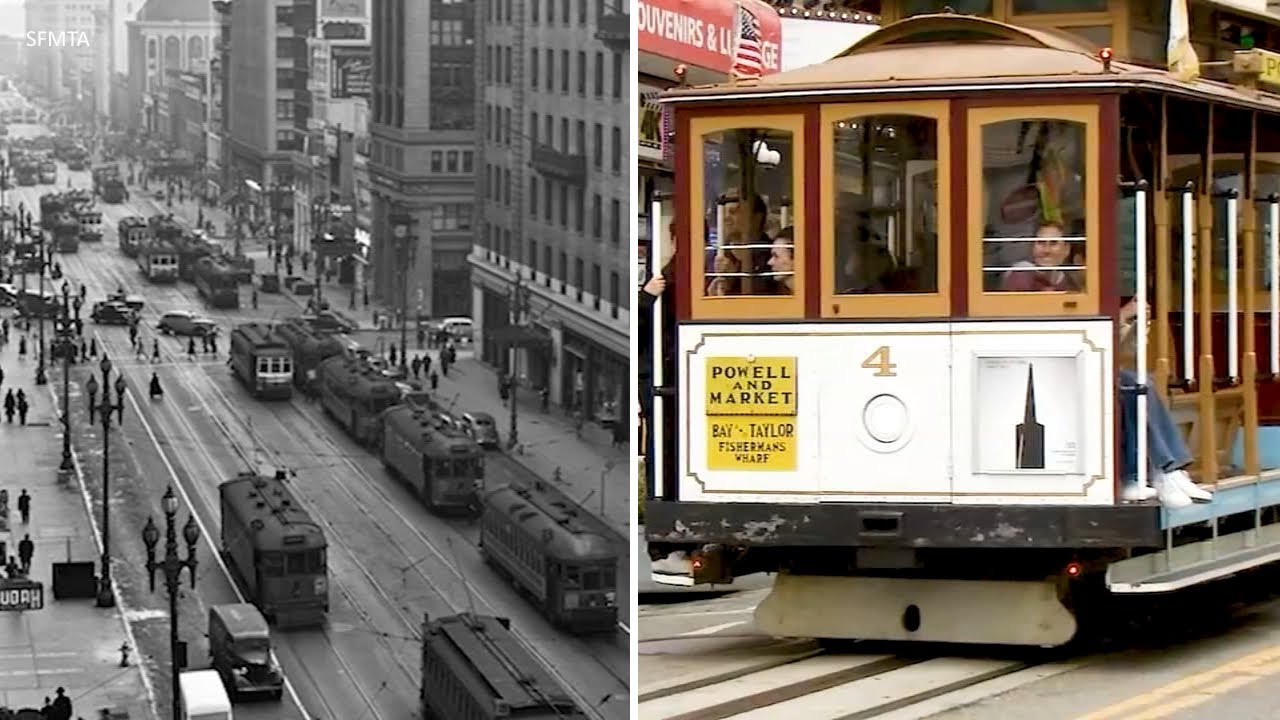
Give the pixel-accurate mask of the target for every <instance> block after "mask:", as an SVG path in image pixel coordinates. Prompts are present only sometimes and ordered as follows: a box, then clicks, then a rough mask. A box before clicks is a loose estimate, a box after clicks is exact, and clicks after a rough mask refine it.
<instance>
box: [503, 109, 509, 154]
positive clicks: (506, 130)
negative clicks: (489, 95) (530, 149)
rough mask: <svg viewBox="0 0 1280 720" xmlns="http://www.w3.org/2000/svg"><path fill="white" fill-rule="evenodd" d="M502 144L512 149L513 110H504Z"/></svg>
mask: <svg viewBox="0 0 1280 720" xmlns="http://www.w3.org/2000/svg"><path fill="white" fill-rule="evenodd" d="M502 142H503V144H504V145H506V146H507V147H511V108H503V109H502Z"/></svg>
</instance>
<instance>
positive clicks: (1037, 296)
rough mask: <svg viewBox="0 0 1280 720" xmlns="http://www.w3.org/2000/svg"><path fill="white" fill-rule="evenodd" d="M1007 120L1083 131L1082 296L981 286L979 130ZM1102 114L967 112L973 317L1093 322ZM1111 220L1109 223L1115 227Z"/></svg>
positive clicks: (1097, 295) (1030, 108) (1073, 109)
mask: <svg viewBox="0 0 1280 720" xmlns="http://www.w3.org/2000/svg"><path fill="white" fill-rule="evenodd" d="M1011 120H1061V121H1064V122H1072V123H1080V124H1082V125H1084V143H1085V148H1084V150H1085V163H1084V174H1085V187H1084V213H1085V269H1084V277H1085V284H1084V286H1085V290H1084V292H1004V291H987V290H986V288H985V286H984V285H983V269H982V268H983V258H984V254H985V253H984V251H985V233H984V228H985V227H986V214H985V207H984V204H983V195H984V193H985V190H986V188H985V182H984V179H983V158H984V153H983V145H982V130H983V128H984V127H986V126H987V125H994V124H996V123H1001V122H1008V121H1011ZM1101 122H1102V111H1101V108H1100V107H1099V106H1098V104H1097V103H1094V102H1090V103H1074V104H1060V105H999V106H984V107H970V108H969V109H968V112H967V116H966V118H965V124H966V126H967V127H966V132H965V137H966V142H967V144H968V147H969V153H968V168H967V170H966V173H965V184H966V185H968V190H967V195H968V197H966V198H965V202H966V204H967V212H968V230H969V240H968V245H969V247H968V251H967V253H966V254H967V256H968V257H967V262H968V266H969V270H968V273H966V275H967V279H968V284H969V287H968V304H969V315H971V316H973V317H1027V316H1031V317H1045V316H1048V317H1062V316H1093V315H1097V314H1098V313H1099V308H1100V307H1101V300H1100V299H1101V288H1100V287H1099V285H1100V283H1101V282H1102V272H1101V269H1102V268H1101V262H1102V224H1101V221H1102V218H1101V217H1100V213H1101V212H1102V208H1101V194H1100V189H1099V188H1100V185H1099V182H1100V180H1101V178H1099V177H1098V174H1099V173H1100V172H1101V160H1102V158H1101V152H1102V147H1101V143H1100V136H1101ZM1114 221H1115V219H1114V218H1110V219H1109V220H1108V222H1114Z"/></svg>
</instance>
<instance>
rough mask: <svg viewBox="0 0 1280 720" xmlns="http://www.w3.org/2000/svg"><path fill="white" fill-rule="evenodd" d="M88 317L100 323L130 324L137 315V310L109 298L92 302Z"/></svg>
mask: <svg viewBox="0 0 1280 720" xmlns="http://www.w3.org/2000/svg"><path fill="white" fill-rule="evenodd" d="M89 317H90V318H92V319H93V321H94V322H96V323H99V324H101V325H132V324H133V321H134V319H135V318H137V317H138V311H137V310H135V309H133V308H131V307H129V306H128V305H125V304H124V303H122V302H116V301H114V300H109V301H106V302H102V301H99V302H96V303H94V304H93V312H91V313H89Z"/></svg>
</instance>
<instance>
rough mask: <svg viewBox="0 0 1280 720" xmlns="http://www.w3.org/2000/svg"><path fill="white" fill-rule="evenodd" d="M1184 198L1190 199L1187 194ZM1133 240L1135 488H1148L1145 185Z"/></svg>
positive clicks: (1139, 195)
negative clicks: (1136, 474) (1135, 314)
mask: <svg viewBox="0 0 1280 720" xmlns="http://www.w3.org/2000/svg"><path fill="white" fill-rule="evenodd" d="M1187 197H1190V195H1188V196H1187ZM1133 205H1134V208H1133V212H1134V219H1133V229H1134V232H1133V240H1134V246H1135V252H1134V264H1136V265H1137V268H1136V270H1137V272H1136V276H1137V283H1136V284H1137V287H1136V288H1135V289H1134V296H1135V298H1136V299H1137V301H1138V302H1137V306H1138V307H1137V311H1138V312H1137V316H1136V317H1135V318H1134V320H1135V322H1136V323H1137V327H1135V328H1134V332H1135V333H1136V334H1135V336H1134V337H1135V340H1136V342H1137V355H1138V357H1137V365H1138V367H1137V373H1138V383H1137V387H1136V388H1135V391H1136V392H1137V394H1138V396H1137V401H1138V403H1137V405H1138V422H1137V425H1138V428H1137V430H1138V467H1137V470H1138V487H1139V488H1143V487H1146V485H1147V454H1148V448H1147V392H1148V391H1149V386H1148V385H1147V191H1146V184H1145V183H1141V184H1139V185H1138V190H1137V192H1135V193H1134V203H1133Z"/></svg>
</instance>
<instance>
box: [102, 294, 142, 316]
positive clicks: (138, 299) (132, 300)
mask: <svg viewBox="0 0 1280 720" xmlns="http://www.w3.org/2000/svg"><path fill="white" fill-rule="evenodd" d="M107 302H118V303H120V304H122V305H127V306H128V307H130V308H132V309H133V310H137V311H138V312H142V308H143V306H145V305H146V304H147V299H146V298H144V297H142V296H141V295H135V294H131V293H121V292H114V293H111V294H110V295H108V296H107Z"/></svg>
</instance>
